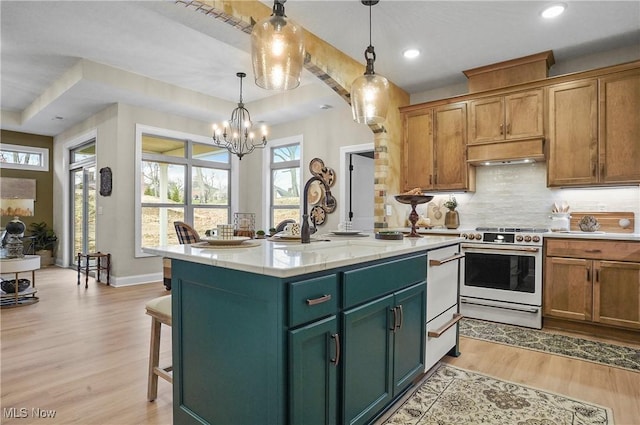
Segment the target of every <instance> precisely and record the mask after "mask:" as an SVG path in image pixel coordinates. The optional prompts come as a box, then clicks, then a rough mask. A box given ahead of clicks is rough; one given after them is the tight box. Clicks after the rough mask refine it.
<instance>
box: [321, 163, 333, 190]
mask: <svg viewBox="0 0 640 425" xmlns="http://www.w3.org/2000/svg"><path fill="white" fill-rule="evenodd" d="M318 177H320V178H322V180H324V182H325V183H326V184H327V186H329V187H332V186H333V185H334V184H335V183H336V172H335V171H333V168H331V167H322V169H321V170H320V173H319V174H318Z"/></svg>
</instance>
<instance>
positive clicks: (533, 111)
mask: <svg viewBox="0 0 640 425" xmlns="http://www.w3.org/2000/svg"><path fill="white" fill-rule="evenodd" d="M543 105H544V104H543V101H542V89H537V90H529V91H525V92H520V93H513V94H509V95H506V96H498V97H488V98H481V99H474V100H470V101H469V144H477V143H489V142H500V141H506V140H518V139H532V138H542V137H543V136H544V123H543V109H544V107H543Z"/></svg>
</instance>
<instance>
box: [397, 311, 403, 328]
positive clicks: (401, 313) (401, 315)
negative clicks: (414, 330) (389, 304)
mask: <svg viewBox="0 0 640 425" xmlns="http://www.w3.org/2000/svg"><path fill="white" fill-rule="evenodd" d="M398 309H399V310H400V320H399V321H398V322H399V323H398V330H400V329H402V323H404V311H402V305H399V306H398Z"/></svg>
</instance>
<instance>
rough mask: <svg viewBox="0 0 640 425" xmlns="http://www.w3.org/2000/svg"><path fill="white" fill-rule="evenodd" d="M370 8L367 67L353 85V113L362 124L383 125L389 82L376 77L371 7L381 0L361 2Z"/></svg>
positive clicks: (381, 77)
mask: <svg viewBox="0 0 640 425" xmlns="http://www.w3.org/2000/svg"><path fill="white" fill-rule="evenodd" d="M361 1H362V4H364V5H365V6H368V7H369V46H368V47H367V48H366V49H365V51H364V58H365V60H366V61H367V67H366V70H365V72H364V75H362V76H360V77H358V78H356V79H355V80H353V83H351V112H352V113H353V120H354V121H355V122H357V123H360V124H367V125H374V124H382V123H383V122H384V121H385V120H386V119H387V109H388V107H389V81H388V80H387V79H386V78H384V77H383V76H381V75H376V72H375V70H374V63H375V61H376V52H375V48H374V47H373V45H372V44H371V6H373V5H375V4H377V3H378V1H379V0H361Z"/></svg>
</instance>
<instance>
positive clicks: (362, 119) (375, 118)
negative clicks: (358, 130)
mask: <svg viewBox="0 0 640 425" xmlns="http://www.w3.org/2000/svg"><path fill="white" fill-rule="evenodd" d="M388 106H389V81H387V79H386V78H384V77H383V76H381V75H376V74H364V75H361V76H360V77H358V78H356V79H355V80H354V81H353V83H352V84H351V112H352V113H353V120H354V121H355V122H357V123H360V124H367V125H369V124H381V123H383V122H384V120H386V119H387V108H388Z"/></svg>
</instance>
